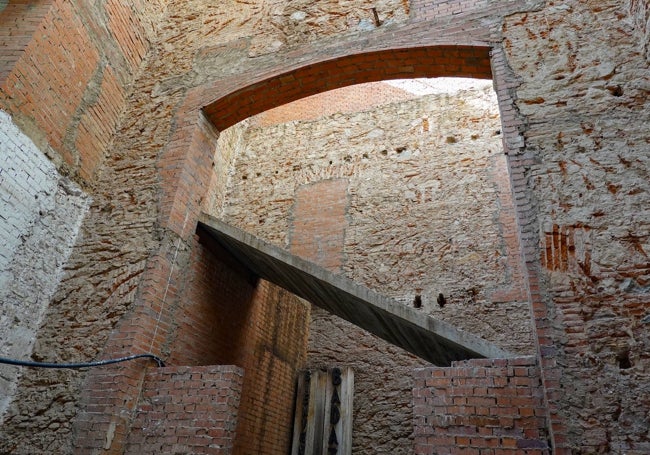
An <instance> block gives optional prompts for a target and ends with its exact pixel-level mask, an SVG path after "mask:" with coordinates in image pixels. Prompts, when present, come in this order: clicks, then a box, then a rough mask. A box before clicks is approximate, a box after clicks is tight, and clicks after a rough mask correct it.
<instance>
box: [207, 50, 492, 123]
mask: <svg viewBox="0 0 650 455" xmlns="http://www.w3.org/2000/svg"><path fill="white" fill-rule="evenodd" d="M438 76H457V77H474V78H479V79H489V78H491V77H492V73H491V69H490V60H489V48H488V47H487V46H485V47H481V46H460V45H440V46H434V47H414V48H410V49H409V48H406V49H390V50H383V51H374V52H366V53H359V54H351V55H345V56H341V57H338V58H335V59H327V58H322V59H321V60H320V61H318V62H317V63H311V64H309V65H305V66H301V67H299V68H297V69H294V70H291V71H286V72H282V73H281V74H278V75H275V76H272V77H268V78H265V79H264V80H262V81H259V82H254V83H252V84H251V85H248V86H245V87H242V88H240V89H238V90H236V91H234V92H232V93H230V94H228V95H226V96H224V97H222V98H220V99H217V100H215V101H214V102H212V103H211V104H209V105H208V106H206V107H205V108H204V111H205V113H206V115H207V116H208V118H209V119H210V121H211V122H212V123H214V125H215V126H216V127H217V129H219V130H223V129H225V128H227V127H229V126H231V125H234V124H235V123H237V122H239V121H240V120H243V119H245V118H247V117H250V116H251V115H254V114H257V113H258V112H263V111H265V110H267V109H270V108H273V107H276V106H279V105H281V104H285V103H288V102H290V101H294V100H297V99H299V98H304V97H305V96H309V95H314V94H316V93H320V92H323V91H326V90H331V89H335V88H339V87H345V86H347V85H353V84H360V83H363V82H376V81H381V80H390V79H409V78H417V77H438Z"/></svg>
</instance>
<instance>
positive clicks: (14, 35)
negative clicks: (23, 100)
mask: <svg viewBox="0 0 650 455" xmlns="http://www.w3.org/2000/svg"><path fill="white" fill-rule="evenodd" d="M6 3H7V4H6V5H5V6H4V8H2V9H0V86H2V85H3V84H4V81H5V79H6V78H7V76H8V75H9V73H11V71H12V69H13V67H14V65H15V64H16V62H17V61H18V59H19V58H20V57H21V55H22V53H23V51H24V50H25V48H26V47H27V45H28V44H29V41H30V40H31V39H32V35H33V34H34V32H35V31H36V29H37V28H38V26H39V24H40V23H41V20H42V19H43V18H44V17H45V15H46V14H47V12H48V10H49V9H50V6H51V5H52V0H46V1H20V0H10V1H8V2H6Z"/></svg>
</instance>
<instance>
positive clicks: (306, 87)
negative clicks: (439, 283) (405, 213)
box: [204, 46, 530, 439]
mask: <svg viewBox="0 0 650 455" xmlns="http://www.w3.org/2000/svg"><path fill="white" fill-rule="evenodd" d="M438 76H471V77H476V78H480V79H491V78H492V72H491V69H490V52H489V48H487V47H458V46H446V47H427V48H417V49H400V50H392V51H384V52H373V53H369V54H359V55H352V56H347V57H344V58H338V59H335V60H324V61H323V62H321V63H319V64H310V65H307V66H304V67H301V68H297V69H294V70H291V71H287V72H283V73H282V74H278V75H275V76H272V77H270V78H266V79H264V80H260V81H258V82H254V83H249V84H246V85H245V86H244V87H241V88H239V89H236V90H233V91H232V93H231V94H229V95H226V96H223V97H221V98H219V99H218V100H216V101H214V102H213V103H211V104H210V105H208V106H207V107H205V109H204V113H205V114H206V116H207V117H208V118H209V120H210V121H211V122H212V123H213V124H214V125H215V126H216V127H217V129H219V130H220V131H222V132H224V129H226V128H228V127H230V126H232V125H234V124H235V123H236V122H238V121H240V120H243V119H245V118H249V117H250V116H251V115H253V114H256V113H260V112H264V111H265V110H267V109H269V108H272V107H275V106H279V105H282V104H284V103H287V102H291V101H294V100H297V99H301V98H304V97H305V96H308V95H313V94H316V93H320V92H323V91H326V90H330V89H336V88H341V87H347V86H351V85H353V84H357V83H365V82H374V81H380V80H391V79H403V78H413V77H438ZM242 85H244V84H242ZM351 89H352V90H354V88H351ZM492 95H494V93H493V92H492ZM494 98H495V100H496V96H495V95H494ZM495 102H496V101H495ZM493 108H494V109H495V110H496V111H498V108H497V107H496V106H493ZM452 109H453V107H452ZM411 120H412V119H411ZM492 120H494V119H492ZM475 122H480V119H475ZM342 123H345V122H342ZM407 123H408V121H407ZM433 124H434V120H433V119H430V118H427V119H424V118H423V116H422V115H420V116H419V124H418V129H419V131H420V133H428V132H431V129H432V128H433V126H432V125H433ZM496 124H497V125H498V124H499V119H498V116H497V119H496ZM315 129H318V127H316V128H315ZM488 129H490V132H491V135H492V136H493V139H495V140H496V142H497V143H500V142H501V137H500V132H501V130H502V128H500V127H494V128H489V127H488ZM486 131H487V130H486ZM438 133H440V134H441V136H440V137H439V138H438V139H437V140H440V139H442V144H441V145H444V146H446V147H449V148H451V147H456V148H457V147H459V145H458V143H459V142H464V141H465V140H467V142H468V143H470V144H476V143H477V140H478V138H479V137H480V136H481V135H482V134H483V133H481V134H478V135H477V133H476V132H475V133H470V134H467V137H466V138H463V137H461V136H462V135H455V134H451V133H450V134H446V133H442V132H438ZM238 134H239V133H233V134H231V133H230V132H224V134H223V135H222V138H228V139H229V140H230V141H235V142H236V141H238V140H241V139H242V136H241V135H239V136H238ZM283 135H284V137H286V138H292V139H293V138H294V136H295V135H296V128H295V125H294V126H292V127H291V128H287V129H285V130H284V131H283V132H280V133H278V137H282V136H283ZM262 136H263V133H262ZM475 136H476V137H475ZM262 141H263V140H262ZM306 142H307V143H308V142H309V140H307V141H306ZM407 142H408V141H407ZM479 142H480V141H479ZM258 145H259V142H258ZM276 145H277V144H276ZM384 151H385V153H382V152H384ZM374 152H376V153H366V156H364V152H360V153H358V154H355V153H348V154H347V155H349V156H348V157H349V162H347V163H346V159H345V154H344V155H341V156H340V157H338V158H336V159H332V160H330V159H329V158H326V160H325V162H324V165H323V168H327V166H328V165H329V166H330V167H337V168H338V169H339V170H338V171H334V173H333V174H331V175H330V174H328V173H327V172H329V171H326V172H325V174H323V177H324V178H322V179H318V180H319V181H318V182H316V181H309V182H307V181H306V182H303V183H304V185H299V186H300V188H297V187H296V188H294V189H295V190H296V191H295V193H294V194H292V195H291V196H289V197H284V196H282V195H280V194H278V197H277V199H278V200H280V204H281V205H282V204H284V205H285V206H289V207H290V209H291V210H294V212H293V213H294V215H295V210H300V208H299V205H300V204H301V203H305V204H306V205H305V206H308V205H309V202H310V198H311V203H312V206H314V201H317V202H322V201H323V198H324V197H325V196H326V195H327V194H329V192H330V190H332V191H334V192H335V193H337V194H338V196H341V198H343V202H342V205H343V206H349V204H348V201H346V200H345V199H346V198H347V197H348V196H347V195H348V194H349V192H350V189H349V185H348V183H349V182H347V181H346V180H347V179H349V178H350V177H351V176H352V175H354V173H355V171H356V169H357V168H358V167H357V168H355V163H356V164H357V165H358V164H359V163H360V162H362V161H364V160H372V159H375V158H377V159H386V160H395V162H399V163H402V164H406V163H408V161H409V159H410V158H412V156H413V152H414V148H413V147H410V144H408V143H407V144H406V145H404V144H391V145H390V146H386V147H384V148H379V149H377V150H374ZM502 152H503V149H502V148H501V147H498V148H497V149H493V150H491V151H490V153H491V154H493V156H495V157H499V159H501V160H502V161H501V163H500V165H501V166H502V167H501V171H503V173H502V174H500V177H501V178H502V179H504V181H505V182H506V183H505V184H504V182H503V181H502V182H501V184H502V186H501V187H500V188H499V189H498V190H496V189H495V188H496V186H495V185H497V182H496V178H495V180H492V181H491V182H490V185H492V188H493V190H494V191H505V192H508V194H509V191H510V189H509V185H508V178H507V165H506V163H505V157H504V155H503V153H502ZM262 155H263V154H260V155H258V156H255V157H249V158H250V160H251V161H257V163H258V164H259V165H260V166H262V167H264V166H265V165H264V161H265V160H268V161H269V166H267V167H269V169H266V170H264V169H261V168H259V167H258V168H257V169H253V168H249V169H248V170H249V171H250V172H242V173H237V172H236V171H235V173H234V179H235V180H237V182H238V183H239V184H242V185H248V186H251V185H256V184H260V180H261V179H263V178H264V177H265V176H266V173H267V171H269V172H270V173H271V174H274V175H277V174H275V173H276V170H278V168H277V167H276V168H273V169H270V168H272V167H273V166H274V165H273V164H272V163H278V162H279V161H280V160H279V159H278V157H277V156H274V158H273V159H269V158H268V157H266V156H262ZM352 155H354V159H353V156H352ZM407 156H408V157H407ZM371 157H372V158H371ZM405 157H407V159H406V160H405V159H404V158H405ZM283 158H284V162H283V165H286V166H285V169H287V170H288V173H289V174H291V173H302V174H303V175H304V174H305V172H307V173H308V172H311V171H306V169H305V168H304V166H303V164H304V162H302V163H301V162H300V161H299V160H295V159H294V158H293V157H289V156H285V157H283ZM357 158H358V160H357ZM329 161H331V162H329ZM334 161H337V163H334ZM356 161H358V162H356ZM458 161H459V162H460V161H462V159H460V158H459V160H458ZM289 162H290V163H289ZM278 166H280V165H279V164H278ZM346 166H348V167H349V168H350V169H352V170H351V171H349V172H348V173H347V174H346V173H345V172H344V171H341V169H343V168H345V167H346ZM415 166H417V165H415ZM452 167H453V166H452ZM278 171H279V170H278ZM339 171H341V172H343V174H341V175H339V174H337V172H339ZM430 171H431V170H430V169H428V170H427V172H430ZM226 174H227V172H226ZM226 174H222V179H221V180H222V181H223V177H225V175H226ZM407 174H408V172H407ZM366 177H367V176H366ZM492 177H496V175H493V176H492ZM407 178H408V177H407ZM410 178H413V177H410ZM255 181H258V182H257V183H255ZM342 181H343V182H342ZM340 183H342V185H343V186H342V187H341V188H338V190H340V191H337V188H330V187H333V186H336V185H337V184H340ZM265 185H266V186H265V187H266V188H267V190H268V191H269V192H272V191H273V189H272V188H273V184H272V183H269V181H268V180H267V181H266V183H265ZM503 185H505V186H503ZM339 186H341V185H339ZM420 186H421V187H422V188H421V189H423V191H422V192H421V194H420V193H418V191H412V189H410V190H409V195H410V196H409V197H411V196H412V197H411V199H413V201H412V202H414V203H417V201H418V194H419V196H420V197H419V199H420V202H422V201H425V202H430V201H431V200H432V199H433V195H432V190H431V188H426V185H424V186H422V185H420ZM415 189H416V190H417V189H418V188H417V185H416V188H415ZM353 191H354V192H355V193H356V194H358V190H353ZM427 192H429V193H431V194H429V195H427ZM411 193H413V194H412V195H411ZM224 194H225V193H224ZM224 194H222V195H221V197H224ZM333 197H334V199H336V195H334V196H333ZM469 197H471V196H469ZM341 198H339V199H341ZM407 199H408V198H407ZM282 200H283V201H282ZM267 202H268V201H267ZM501 202H502V201H496V198H495V199H493V200H492V201H491V203H492V204H497V205H498V204H500V203H501ZM237 204H241V205H240V207H248V209H249V210H248V211H249V214H250V215H251V216H253V215H254V216H253V217H254V218H255V220H253V222H254V223H255V224H257V225H260V226H261V225H263V224H267V223H268V221H269V217H268V216H266V215H264V214H262V213H260V211H259V210H256V208H253V207H251V206H249V205H247V204H248V202H245V201H244V200H238V201H237ZM510 204H511V209H512V212H511V213H510V214H509V216H510V218H509V221H510V222H511V223H512V225H510V226H509V228H510V229H511V235H512V237H513V238H516V232H515V228H514V209H513V208H512V200H510ZM262 205H265V204H262ZM335 205H336V204H335ZM270 207H272V205H271V206H269V205H268V204H267V205H266V208H270ZM315 207H316V209H315V210H316V211H319V208H318V205H317V204H316V206H315ZM285 208H286V207H285ZM363 210H364V209H360V211H363ZM271 211H272V208H271ZM357 214H358V213H357ZM258 215H259V216H258ZM312 215H313V214H312ZM320 215H325V216H324V218H327V217H329V215H327V214H326V213H325V212H323V211H322V210H321V213H320ZM339 215H341V216H338V217H337V215H336V214H332V216H331V217H330V218H331V219H330V221H332V227H335V228H336V229H338V228H340V227H341V223H343V224H345V223H347V220H348V218H349V216H348V215H349V214H348V212H346V208H345V207H343V212H342V214H339ZM455 215H458V213H456V214H455ZM273 216H274V215H273V214H271V216H270V218H273ZM275 216H276V217H287V216H286V213H285V214H284V215H278V214H277V213H276V215H275ZM305 216H307V217H308V216H309V214H306V215H305ZM397 217H398V218H400V216H399V215H397ZM288 218H290V217H288ZM401 218H403V217H401ZM275 221H277V219H276V220H275ZM295 221H296V219H295V216H294V219H293V222H294V225H293V226H286V229H285V230H284V232H285V234H287V235H291V236H294V235H295V234H296V232H297V226H296V225H295V224H296V223H295ZM420 221H421V220H420ZM501 221H503V220H501ZM269 224H272V223H269ZM408 224H409V223H408V221H407V222H406V224H405V225H404V226H403V227H404V228H407V227H408ZM496 224H498V223H496ZM346 226H347V228H348V229H351V228H350V227H349V225H346ZM464 229H465V230H468V229H469V230H470V231H471V228H468V226H464ZM307 230H309V229H307ZM343 230H345V229H343ZM311 234H312V236H311V240H314V239H315V237H314V235H313V234H314V232H312V233H311ZM469 237H471V235H469ZM321 240H322V239H321ZM280 243H281V244H283V246H284V247H289V248H293V246H292V245H291V242H284V243H282V242H280ZM338 248H339V252H340V251H341V249H345V246H344V245H343V244H340V245H338ZM409 248H410V247H409ZM414 248H415V247H414ZM316 250H318V248H316ZM430 253H431V252H430ZM342 254H347V253H342ZM421 254H423V253H420V255H421ZM517 255H518V251H515V254H514V256H515V257H517ZM416 256H417V254H416ZM468 260H471V258H470V259H468ZM502 260H503V258H502ZM330 267H331V268H333V269H336V268H337V267H339V270H342V269H343V268H346V267H347V268H348V269H347V270H346V271H350V270H349V267H350V264H341V263H339V264H330ZM427 291H428V292H427V293H425V292H424V289H423V288H422V287H418V286H417V285H415V284H411V285H410V287H409V289H408V293H407V294H405V295H404V296H403V297H404V299H405V300H404V301H405V303H406V304H408V305H411V304H412V302H415V301H417V300H418V297H419V302H420V307H422V300H423V298H422V297H423V295H424V296H425V298H424V306H425V311H426V310H427V309H428V310H431V309H432V308H433V307H434V306H435V308H439V309H441V310H442V309H443V307H446V309H445V310H444V311H447V312H453V309H454V305H453V304H452V305H444V304H440V303H439V301H437V300H436V299H437V297H438V294H443V298H442V300H443V301H446V298H445V297H444V293H442V292H440V293H438V292H436V293H435V294H431V289H428V290H427ZM523 294H525V291H523V292H522V293H520V296H519V297H521V295H523ZM448 297H449V295H448V296H447V298H448ZM466 297H467V298H468V299H469V300H471V299H475V298H476V295H475V294H472V292H471V289H470V290H467V296H466ZM409 299H410V300H409ZM407 300H408V302H407ZM482 303H483V304H485V303H486V302H485V301H483V302H482ZM521 303H522V304H523V308H524V311H523V312H522V314H525V319H526V323H528V318H529V309H528V307H527V306H526V303H525V302H521ZM502 311H503V312H504V313H506V312H507V311H506V310H505V307H504V308H502ZM322 316H323V315H318V317H322ZM529 329H530V328H529ZM336 330H339V331H341V330H343V331H345V330H346V329H341V328H340V327H339V328H337V329H336ZM527 341H529V339H528V340H527ZM388 349H389V351H387V352H393V354H394V355H395V356H396V355H397V354H396V352H397V351H391V348H390V347H389V348H388ZM384 354H385V353H384ZM389 355H390V354H389ZM398 363H399V362H398ZM406 363H409V362H408V361H407V362H406ZM410 365H411V367H413V365H415V364H410ZM244 388H246V386H244ZM407 388H408V386H407V387H406V389H407ZM406 389H405V390H406ZM390 393H393V394H395V393H396V392H395V391H392V392H390ZM371 401H372V400H371ZM407 407H408V405H407ZM242 410H243V409H242ZM389 415H390V413H389V414H387V415H386V416H385V417H386V418H387V419H390V417H389ZM394 417H395V416H394ZM395 418H398V417H395ZM406 426H407V427H408V426H410V424H409V423H408V422H407V423H406ZM407 439H408V437H407Z"/></svg>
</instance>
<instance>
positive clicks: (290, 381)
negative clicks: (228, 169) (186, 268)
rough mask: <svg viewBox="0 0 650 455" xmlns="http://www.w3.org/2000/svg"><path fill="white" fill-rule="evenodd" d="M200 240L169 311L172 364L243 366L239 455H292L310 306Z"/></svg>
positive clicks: (208, 241)
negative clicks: (297, 386) (178, 296)
mask: <svg viewBox="0 0 650 455" xmlns="http://www.w3.org/2000/svg"><path fill="white" fill-rule="evenodd" d="M198 238H199V239H200V243H195V244H194V246H193V254H192V259H191V261H190V272H189V274H188V276H187V284H186V286H184V289H183V292H182V294H183V299H182V301H181V302H179V304H178V305H177V306H176V307H175V308H174V309H172V310H171V312H172V313H173V316H172V321H173V322H172V324H173V325H175V326H176V329H175V331H174V335H173V336H172V337H171V339H170V343H169V344H170V345H169V348H168V349H169V350H170V354H169V357H168V359H169V362H170V364H175V365H178V364H184V365H210V364H234V365H237V366H238V367H241V368H242V369H243V370H242V371H243V382H242V399H241V403H240V407H239V414H238V421H237V422H236V423H237V436H236V438H235V443H234V452H233V453H241V454H247V453H260V454H282V453H287V452H288V451H289V444H290V440H291V431H292V426H293V420H292V416H293V405H292V403H293V399H294V389H295V382H296V378H297V372H298V371H299V370H300V369H302V368H304V365H305V357H306V350H307V336H308V322H309V307H308V306H307V304H306V303H305V302H303V301H301V300H299V299H298V298H297V297H295V296H294V295H292V294H290V293H288V292H286V291H284V290H282V289H280V288H278V287H277V286H275V285H273V284H271V283H268V282H266V281H261V280H259V279H258V278H257V277H255V276H253V275H251V274H250V272H248V271H247V270H246V269H245V268H243V267H242V266H241V265H240V264H239V263H238V262H237V261H236V260H235V259H233V258H232V257H231V256H230V255H229V253H227V252H226V251H225V250H223V249H222V248H221V247H219V245H217V244H215V242H214V241H213V240H212V239H211V238H210V237H209V236H207V235H206V234H205V233H203V232H199V235H198ZM198 417H200V414H197V418H198Z"/></svg>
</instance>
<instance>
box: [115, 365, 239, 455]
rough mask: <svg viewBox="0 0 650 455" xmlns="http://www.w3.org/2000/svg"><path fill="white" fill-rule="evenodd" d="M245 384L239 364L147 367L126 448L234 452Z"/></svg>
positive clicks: (137, 451) (136, 450) (133, 451)
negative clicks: (239, 409) (236, 365)
mask: <svg viewBox="0 0 650 455" xmlns="http://www.w3.org/2000/svg"><path fill="white" fill-rule="evenodd" d="M241 387H242V370H241V369H240V368H237V367H234V366H205V367H167V368H154V369H150V370H148V371H147V374H146V375H145V377H144V384H143V387H142V395H141V397H140V401H139V403H138V406H137V410H136V412H137V415H136V417H135V420H134V422H133V425H132V427H131V431H130V433H129V436H128V442H127V445H126V450H125V451H124V453H125V454H133V455H136V454H145V453H152V454H153V453H161V454H162V453H193V454H214V455H217V454H230V453H232V447H233V440H234V436H235V422H237V409H238V407H239V400H240V395H241Z"/></svg>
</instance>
